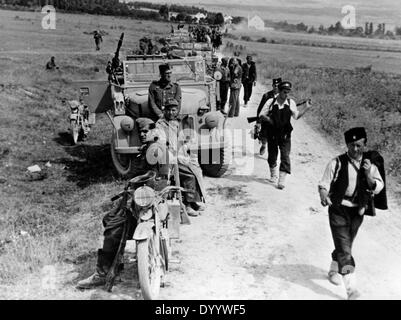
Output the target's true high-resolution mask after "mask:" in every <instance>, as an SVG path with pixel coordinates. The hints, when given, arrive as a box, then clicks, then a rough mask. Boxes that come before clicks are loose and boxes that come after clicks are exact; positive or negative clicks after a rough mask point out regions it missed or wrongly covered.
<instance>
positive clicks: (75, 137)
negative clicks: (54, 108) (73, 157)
mask: <svg viewBox="0 0 401 320" xmlns="http://www.w3.org/2000/svg"><path fill="white" fill-rule="evenodd" d="M69 105H70V109H71V114H70V117H69V120H70V132H71V136H72V142H73V144H77V143H78V141H80V140H83V139H85V138H86V136H87V134H88V133H89V123H88V118H89V111H88V110H87V107H86V106H84V105H82V104H80V103H78V102H77V101H70V102H69Z"/></svg>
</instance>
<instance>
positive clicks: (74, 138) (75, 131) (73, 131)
mask: <svg viewBox="0 0 401 320" xmlns="http://www.w3.org/2000/svg"><path fill="white" fill-rule="evenodd" d="M70 128H71V135H72V142H73V144H77V143H78V138H79V126H78V123H77V121H76V120H71V121H70Z"/></svg>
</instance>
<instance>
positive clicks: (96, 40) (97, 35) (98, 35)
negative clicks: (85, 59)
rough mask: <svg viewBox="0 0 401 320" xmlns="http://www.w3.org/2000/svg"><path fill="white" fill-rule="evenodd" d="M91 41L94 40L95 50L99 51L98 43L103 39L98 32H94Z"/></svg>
mask: <svg viewBox="0 0 401 320" xmlns="http://www.w3.org/2000/svg"><path fill="white" fill-rule="evenodd" d="M93 39H95V44H96V50H97V51H98V50H100V42H103V38H102V35H101V34H100V32H99V31H97V30H95V33H94V35H93Z"/></svg>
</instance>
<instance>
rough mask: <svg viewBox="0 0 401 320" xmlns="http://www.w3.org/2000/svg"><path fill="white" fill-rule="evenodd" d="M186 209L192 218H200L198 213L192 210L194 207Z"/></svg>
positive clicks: (188, 206)
mask: <svg viewBox="0 0 401 320" xmlns="http://www.w3.org/2000/svg"><path fill="white" fill-rule="evenodd" d="M185 208H186V209H187V213H188V215H189V216H190V217H197V216H199V213H198V212H196V211H195V210H194V209H192V207H191V206H190V205H187V206H185Z"/></svg>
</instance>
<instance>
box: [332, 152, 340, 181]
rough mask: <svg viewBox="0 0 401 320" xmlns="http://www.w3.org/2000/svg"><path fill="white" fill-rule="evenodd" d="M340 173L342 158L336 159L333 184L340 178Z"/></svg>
mask: <svg viewBox="0 0 401 320" xmlns="http://www.w3.org/2000/svg"><path fill="white" fill-rule="evenodd" d="M339 171H340V158H339V157H337V158H336V166H335V168H334V175H333V182H335V181H336V180H337V178H338V172H339Z"/></svg>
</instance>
